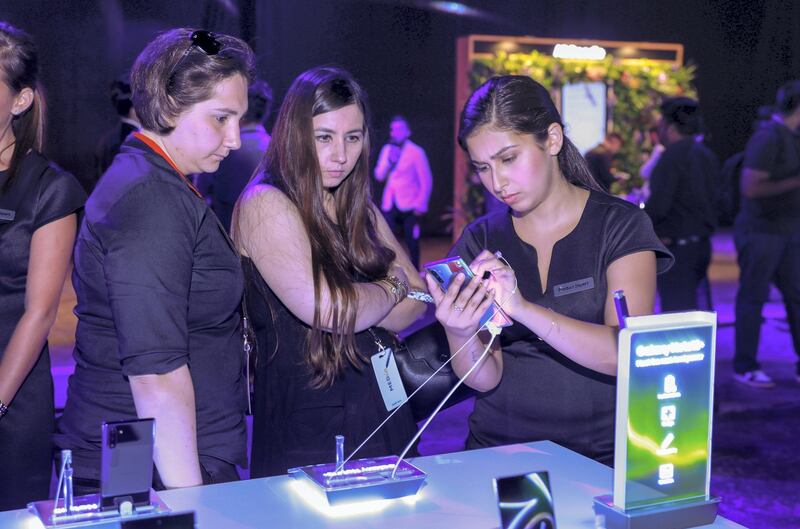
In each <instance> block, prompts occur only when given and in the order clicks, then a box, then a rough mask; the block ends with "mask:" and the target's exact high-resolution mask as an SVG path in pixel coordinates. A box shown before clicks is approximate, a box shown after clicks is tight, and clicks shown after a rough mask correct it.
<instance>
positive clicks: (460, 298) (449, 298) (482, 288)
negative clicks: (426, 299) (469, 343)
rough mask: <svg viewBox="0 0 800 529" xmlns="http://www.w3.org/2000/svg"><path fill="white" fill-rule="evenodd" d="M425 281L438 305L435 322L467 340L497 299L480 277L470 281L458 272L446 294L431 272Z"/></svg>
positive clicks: (426, 275) (477, 276)
mask: <svg viewBox="0 0 800 529" xmlns="http://www.w3.org/2000/svg"><path fill="white" fill-rule="evenodd" d="M425 281H426V282H427V284H428V291H429V292H430V293H431V296H432V297H433V301H434V303H435V304H436V319H437V320H439V322H440V323H441V324H442V326H444V328H445V329H446V330H447V331H448V332H450V333H452V334H454V335H457V336H461V337H464V338H469V337H470V336H472V335H473V334H475V332H476V331H477V330H478V327H479V326H480V321H481V317H482V316H483V314H484V313H485V312H486V311H487V310H488V309H489V307H491V305H492V302H493V301H494V299H495V296H494V292H493V291H491V290H490V289H489V286H488V282H487V281H483V280H482V279H481V276H480V275H476V276H475V277H473V278H472V279H471V280H469V281H467V278H466V276H465V275H464V274H463V273H459V274H457V275H456V277H454V278H453V280H452V281H451V282H450V286H449V287H448V289H447V291H445V292H443V291H442V289H441V287H440V286H439V284H438V283H437V282H436V280H435V279H433V277H432V276H431V274H430V273H428V274H425ZM465 281H466V284H465ZM462 287H463V288H462Z"/></svg>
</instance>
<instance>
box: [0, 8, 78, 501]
mask: <svg viewBox="0 0 800 529" xmlns="http://www.w3.org/2000/svg"><path fill="white" fill-rule="evenodd" d="M37 78H38V71H37V57H36V49H35V48H34V44H33V41H32V40H31V38H30V36H28V35H27V34H26V33H24V32H23V31H20V30H19V29H16V28H14V27H12V26H10V25H8V24H6V23H4V22H0V510H7V509H19V508H24V507H25V504H26V503H27V502H30V501H34V500H42V499H46V498H47V496H48V494H49V491H50V475H51V472H52V471H51V466H52V435H53V430H54V428H55V421H54V417H53V414H54V410H53V380H52V378H51V376H50V354H49V351H48V349H47V341H46V340H47V334H48V333H49V332H50V327H51V326H52V325H53V322H54V321H55V318H56V312H57V309H58V301H59V298H60V296H61V290H62V288H63V286H64V279H65V278H66V275H67V270H68V268H69V263H70V257H71V255H72V245H73V243H74V242H75V231H76V229H77V218H76V217H77V215H76V211H77V210H78V209H80V208H81V207H82V206H83V203H84V201H85V200H86V194H85V193H84V191H83V189H82V188H81V186H80V184H78V182H77V180H75V178H74V177H73V176H72V175H71V174H69V173H67V172H65V171H63V170H62V169H60V168H59V167H56V166H55V165H53V164H51V163H50V162H48V161H47V160H46V159H45V158H43V157H42V155H41V154H40V152H41V150H42V139H43V138H42V133H43V131H42V123H43V121H44V102H43V100H42V94H41V92H40V90H39V87H38V81H37Z"/></svg>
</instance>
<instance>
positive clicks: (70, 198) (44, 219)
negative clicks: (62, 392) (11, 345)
mask: <svg viewBox="0 0 800 529" xmlns="http://www.w3.org/2000/svg"><path fill="white" fill-rule="evenodd" d="M7 178H8V173H7V171H0V248H2V251H0V271H2V272H1V273H0V300H2V303H0V358H2V356H3V352H4V351H5V348H6V345H8V341H9V340H10V339H11V335H12V334H13V333H14V328H15V327H16V325H17V323H18V322H19V319H20V318H21V317H22V314H23V313H24V312H25V287H26V282H27V280H28V261H29V260H30V250H31V238H32V237H33V233H34V232H35V231H36V230H37V229H39V228H41V227H42V226H44V225H45V224H49V223H50V222H53V221H55V220H58V219H60V218H63V217H66V216H67V215H70V214H72V213H75V212H76V211H78V210H79V209H80V208H81V207H82V206H83V203H84V202H85V201H86V193H85V192H84V190H83V188H82V187H81V186H80V184H79V183H78V181H77V180H76V179H75V177H74V176H72V175H71V174H70V173H68V172H66V171H64V170H63V169H61V168H60V167H58V166H56V165H55V164H52V163H49V162H48V161H47V160H46V159H44V158H43V157H42V156H41V155H40V154H38V153H36V152H34V151H31V153H30V154H28V156H26V157H25V159H24V160H23V161H22V164H21V165H20V168H19V172H18V173H17V176H16V178H15V179H14V182H13V185H12V186H11V188H10V189H8V190H7V191H2V187H3V185H4V184H5V182H6V179H7ZM46 350H47V345H45V347H44V349H43V350H42V351H43V352H46ZM44 356H46V355H44ZM47 360H48V362H49V358H48V359H47ZM39 364H42V362H39ZM39 364H37V368H38V367H39ZM46 368H47V370H48V371H49V363H48V364H47V366H46ZM47 375H48V376H49V372H48V373H47Z"/></svg>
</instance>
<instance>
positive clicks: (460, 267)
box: [425, 257, 513, 327]
mask: <svg viewBox="0 0 800 529" xmlns="http://www.w3.org/2000/svg"><path fill="white" fill-rule="evenodd" d="M425 270H426V271H427V272H428V273H429V274H430V275H431V276H432V277H433V279H434V280H435V281H436V282H437V283H439V286H440V287H442V290H443V291H447V288H448V287H449V286H450V283H451V282H452V281H453V279H455V278H456V276H457V275H458V274H464V276H465V281H464V283H463V285H466V284H467V282H468V281H469V280H471V279H472V278H473V277H475V274H473V273H472V270H470V269H469V266H468V265H467V263H466V262H464V260H463V259H462V258H461V257H448V258H446V259H441V260H439V261H433V262H432V263H427V264H426V265H425ZM463 285H462V288H463ZM489 321H492V322H493V323H494V324H495V325H497V326H498V327H508V326H509V325H511V324H512V323H513V322H512V321H511V318H509V317H508V316H506V313H505V312H503V309H501V308H500V305H498V304H497V302H496V301H495V302H493V303H492V306H491V307H489V308H488V309H486V312H484V313H483V316H481V327H484V326H485V325H486V324H487V323H488V322H489Z"/></svg>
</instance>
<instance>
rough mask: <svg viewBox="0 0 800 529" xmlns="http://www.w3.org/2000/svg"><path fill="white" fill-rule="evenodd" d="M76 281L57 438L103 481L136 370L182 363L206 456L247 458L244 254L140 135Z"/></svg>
mask: <svg viewBox="0 0 800 529" xmlns="http://www.w3.org/2000/svg"><path fill="white" fill-rule="evenodd" d="M72 282H73V285H74V286H75V291H76V293H77V296H78V305H77V307H76V308H75V314H76V315H77V316H78V328H77V332H76V340H75V352H74V356H75V361H76V363H77V366H76V369H75V374H74V375H72V376H71V377H70V380H69V393H68V398H67V405H66V409H65V410H64V415H63V416H62V418H61V420H60V422H59V433H58V434H57V435H56V443H57V444H58V445H59V446H60V447H61V448H71V449H73V451H74V453H73V456H74V460H75V474H76V475H77V476H80V477H84V478H93V479H96V478H97V477H98V474H99V462H100V451H99V448H100V425H101V423H102V421H118V420H124V419H132V418H135V417H136V409H135V407H134V403H133V397H132V395H131V388H130V384H129V382H128V378H127V377H129V376H132V375H145V374H163V373H167V372H170V371H173V370H175V369H177V368H179V367H181V366H183V365H184V364H187V365H188V366H189V368H190V372H191V377H192V382H193V383H194V390H195V408H196V413H197V415H196V417H197V448H198V451H199V453H200V455H208V456H213V457H216V458H219V459H222V460H224V461H228V462H231V463H235V464H238V465H242V466H246V464H247V460H246V454H245V443H246V431H245V421H244V407H245V396H246V394H245V384H244V377H243V376H242V370H243V352H242V341H241V334H240V330H239V329H240V317H239V313H238V310H237V309H238V308H239V305H240V302H241V298H242V292H243V278H242V272H241V267H240V265H239V258H238V256H237V253H236V252H235V251H234V249H233V247H232V245H231V244H230V243H229V242H228V239H227V238H226V237H225V235H224V233H223V231H222V228H221V227H220V225H219V222H218V221H217V219H216V217H215V216H214V214H213V212H212V211H211V210H210V209H209V208H208V206H207V205H206V204H205V202H204V201H203V200H202V199H200V198H198V197H197V196H195V195H194V194H193V193H192V191H191V190H190V189H189V188H188V187H187V185H186V184H185V183H184V182H183V181H182V180H181V179H180V178H179V176H178V175H177V173H176V172H175V171H174V170H173V169H172V168H171V167H170V166H169V164H168V163H167V162H166V161H165V160H164V159H163V158H161V157H160V156H159V155H157V154H156V153H154V152H153V151H151V150H150V148H149V147H147V146H146V145H145V144H144V143H142V142H141V141H140V140H138V139H136V138H135V137H130V138H129V139H128V140H127V141H126V142H125V144H123V146H122V151H121V152H120V154H119V155H117V157H116V158H115V159H114V163H113V164H112V165H111V167H110V168H109V169H108V171H107V172H106V173H105V174H104V175H103V177H102V178H101V179H100V181H99V182H98V185H97V187H96V188H95V190H94V192H93V193H92V195H91V197H90V198H89V201H88V202H87V204H86V218H85V220H84V222H83V224H82V225H81V229H80V232H79V234H78V241H77V245H76V248H75V270H74V272H73V275H72Z"/></svg>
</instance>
